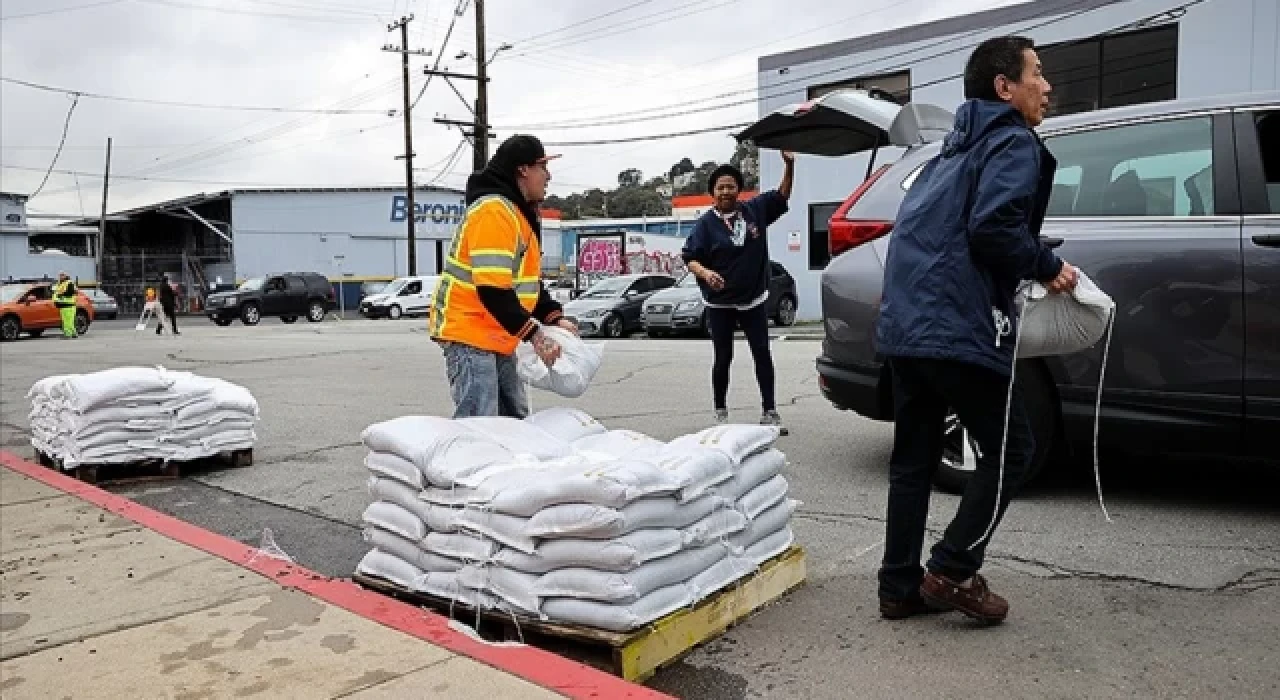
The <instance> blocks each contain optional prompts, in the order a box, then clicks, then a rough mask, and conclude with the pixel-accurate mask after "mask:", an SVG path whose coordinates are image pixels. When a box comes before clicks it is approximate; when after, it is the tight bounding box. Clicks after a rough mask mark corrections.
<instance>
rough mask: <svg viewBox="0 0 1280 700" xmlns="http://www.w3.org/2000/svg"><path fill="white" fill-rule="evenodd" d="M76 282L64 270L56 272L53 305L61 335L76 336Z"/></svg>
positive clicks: (77, 335) (65, 336) (64, 336)
mask: <svg viewBox="0 0 1280 700" xmlns="http://www.w3.org/2000/svg"><path fill="white" fill-rule="evenodd" d="M77 293H78V292H77V290H76V283H75V282H72V281H71V275H68V274H67V273H66V271H65V270H64V271H62V272H59V273H58V284H57V285H55V286H54V288H53V305H54V307H56V308H57V309H58V316H59V317H60V319H61V320H62V337H63V338H78V337H79V334H78V333H76V295H77Z"/></svg>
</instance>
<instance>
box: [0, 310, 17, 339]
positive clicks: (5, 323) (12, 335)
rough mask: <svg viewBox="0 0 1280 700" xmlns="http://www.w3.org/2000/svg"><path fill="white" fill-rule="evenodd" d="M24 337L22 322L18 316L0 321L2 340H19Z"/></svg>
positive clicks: (0, 337) (7, 317)
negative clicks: (19, 337)
mask: <svg viewBox="0 0 1280 700" xmlns="http://www.w3.org/2000/svg"><path fill="white" fill-rule="evenodd" d="M20 335H22V322H21V321H19V320H18V317H17V316H6V317H5V318H4V320H2V321H0V340H17V339H18V336H20Z"/></svg>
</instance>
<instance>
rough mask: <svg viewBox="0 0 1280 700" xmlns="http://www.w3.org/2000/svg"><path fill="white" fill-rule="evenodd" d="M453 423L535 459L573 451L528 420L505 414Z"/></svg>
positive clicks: (514, 451) (565, 443)
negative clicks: (509, 416)
mask: <svg viewBox="0 0 1280 700" xmlns="http://www.w3.org/2000/svg"><path fill="white" fill-rule="evenodd" d="M454 422H455V423H458V424H459V425H462V426H464V427H466V428H469V429H471V430H473V431H475V432H477V433H479V434H481V435H484V436H485V437H487V438H489V439H490V440H493V441H494V442H496V443H498V444H499V445H502V446H503V447H504V448H506V449H507V450H508V451H510V452H511V453H512V454H514V455H516V456H518V457H525V456H527V457H531V458H533V459H535V460H539V461H541V460H548V459H560V458H562V457H568V456H570V455H572V454H573V447H571V446H570V445H569V443H567V442H565V441H564V440H561V439H559V438H557V437H555V436H554V435H552V434H551V433H548V432H547V431H545V430H543V429H542V428H539V427H538V426H537V425H535V424H534V423H532V422H530V421H524V420H520V419H518V418H508V417H506V416H473V417H470V418H460V419H458V420H456V421H454Z"/></svg>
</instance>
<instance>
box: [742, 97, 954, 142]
mask: <svg viewBox="0 0 1280 700" xmlns="http://www.w3.org/2000/svg"><path fill="white" fill-rule="evenodd" d="M954 121H955V115H953V114H952V113H951V112H948V111H947V110H945V109H942V108H941V107H935V106H933V105H928V104H917V103H910V104H907V105H905V106H903V105H898V104H897V103H895V102H892V101H890V100H888V99H884V98H882V97H876V96H874V95H872V94H871V93H868V92H867V91H865V90H836V91H834V92H829V93H827V94H826V95H823V96H822V97H819V98H817V99H814V100H809V101H808V102H801V103H798V104H792V105H787V106H786V107H783V108H781V109H778V110H776V111H774V112H773V113H771V114H769V115H767V116H765V117H763V118H762V119H760V120H759V121H757V122H756V123H754V124H752V125H751V126H749V127H747V128H746V129H745V130H743V131H742V132H741V133H739V134H737V139H738V140H739V141H751V142H753V143H755V145H756V146H758V147H760V148H765V149H772V150H779V151H793V152H795V153H803V154H807V155H816V156H847V155H852V154H854V153H861V152H863V151H871V150H876V149H879V148H881V147H883V146H900V147H909V146H915V145H920V144H923V143H929V142H931V141H937V140H939V139H941V138H942V137H943V136H945V135H946V134H947V133H948V132H949V131H951V126H952V124H953V122H954Z"/></svg>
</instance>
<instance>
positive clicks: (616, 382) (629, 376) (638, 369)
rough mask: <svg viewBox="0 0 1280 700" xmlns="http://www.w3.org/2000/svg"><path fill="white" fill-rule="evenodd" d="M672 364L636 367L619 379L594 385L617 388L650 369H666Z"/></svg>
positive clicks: (656, 363)
mask: <svg viewBox="0 0 1280 700" xmlns="http://www.w3.org/2000/svg"><path fill="white" fill-rule="evenodd" d="M670 364H671V363H670V362H655V363H653V364H649V365H641V366H639V367H636V368H635V369H633V370H630V371H628V372H627V373H626V374H624V375H622V376H621V377H619V378H618V379H613V380H610V381H606V382H594V384H595V385H596V386H617V385H619V384H622V383H623V382H627V381H631V380H632V379H634V378H635V376H636V375H637V374H640V373H641V372H644V371H646V370H650V369H657V368H659V367H666V366H667V365H670Z"/></svg>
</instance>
